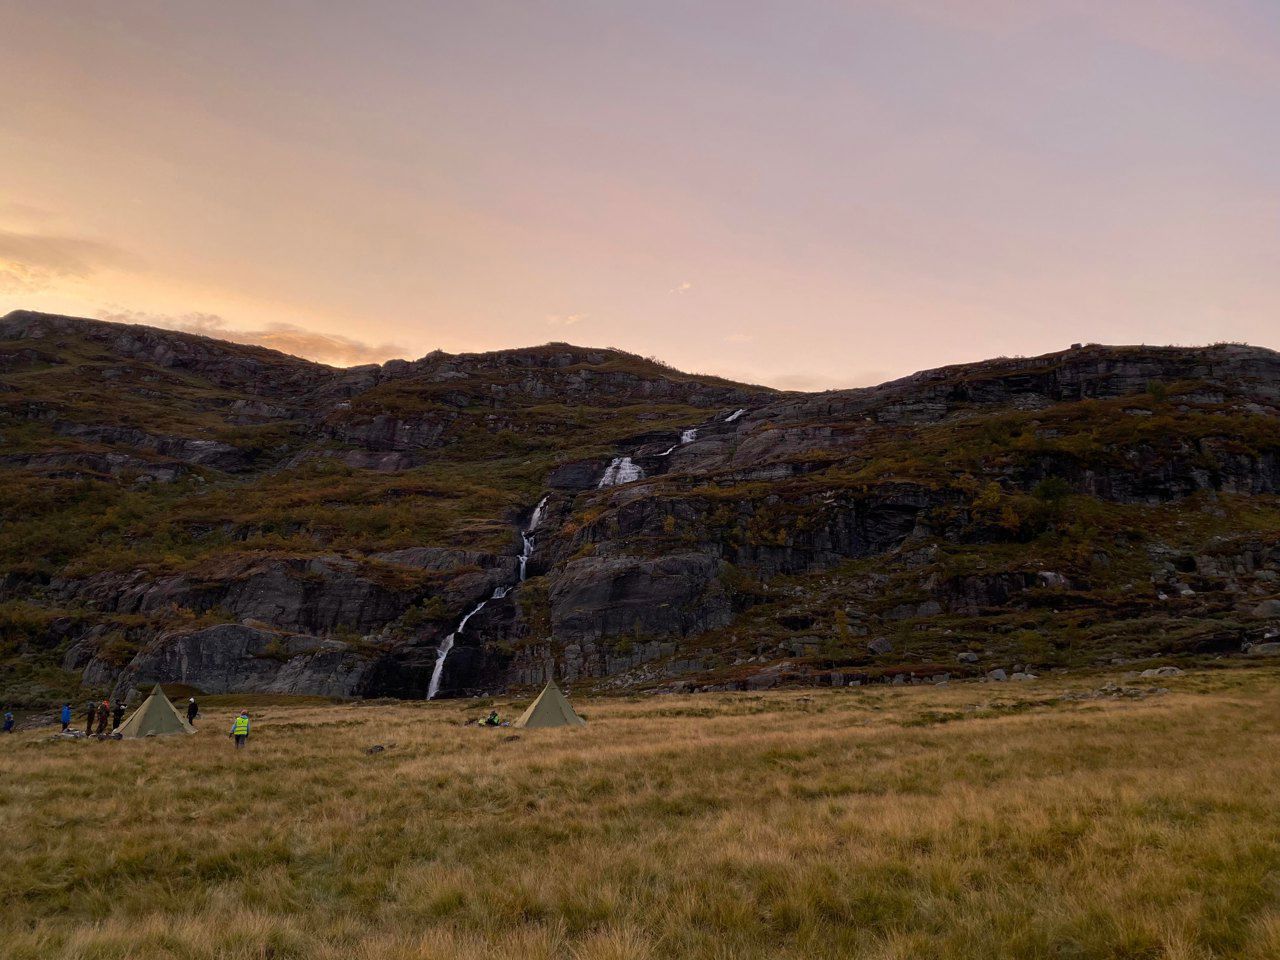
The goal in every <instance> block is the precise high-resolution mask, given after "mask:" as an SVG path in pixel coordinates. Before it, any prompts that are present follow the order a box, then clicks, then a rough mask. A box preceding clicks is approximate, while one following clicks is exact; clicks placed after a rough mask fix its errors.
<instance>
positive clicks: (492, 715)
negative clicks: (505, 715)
mask: <svg viewBox="0 0 1280 960" xmlns="http://www.w3.org/2000/svg"><path fill="white" fill-rule="evenodd" d="M501 725H502V721H500V720H499V719H498V711H497V710H490V711H489V715H488V716H487V717H485V718H484V719H483V720H481V721H480V726H482V727H498V726H501Z"/></svg>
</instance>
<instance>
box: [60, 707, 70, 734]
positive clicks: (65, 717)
mask: <svg viewBox="0 0 1280 960" xmlns="http://www.w3.org/2000/svg"><path fill="white" fill-rule="evenodd" d="M70 729H71V704H69V703H64V704H63V705H62V732H63V733H66V732H67V731H68V730H70Z"/></svg>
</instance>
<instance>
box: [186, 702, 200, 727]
mask: <svg viewBox="0 0 1280 960" xmlns="http://www.w3.org/2000/svg"><path fill="white" fill-rule="evenodd" d="M199 715H200V707H199V705H197V704H196V698H195V697H191V698H190V699H189V700H188V701H187V723H189V724H191V725H192V726H193V727H194V726H195V725H196V717H198V716H199Z"/></svg>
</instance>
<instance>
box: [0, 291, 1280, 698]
mask: <svg viewBox="0 0 1280 960" xmlns="http://www.w3.org/2000/svg"><path fill="white" fill-rule="evenodd" d="M0 485H2V486H3V492H4V496H3V498H2V502H3V506H2V507H0V511H2V512H0V522H2V523H3V528H2V529H0V636H2V637H3V647H0V658H3V663H4V664H5V668H6V669H5V673H6V676H7V678H8V679H7V680H6V681H5V683H6V687H5V690H6V693H7V695H8V696H10V697H13V698H16V699H26V700H33V701H34V700H39V699H41V698H42V697H47V696H52V695H54V694H55V693H58V694H60V693H61V692H63V691H65V690H66V689H67V688H68V687H70V686H71V685H73V684H76V683H83V684H87V685H89V686H92V687H95V688H99V689H101V688H116V689H117V690H119V689H123V688H127V687H130V686H133V685H138V684H146V683H149V682H151V681H154V680H157V679H163V680H170V681H181V682H184V683H187V684H189V685H191V686H193V687H196V688H199V689H202V690H205V691H207V692H221V691H230V690H264V691H281V692H311V693H323V694H330V695H338V696H352V695H394V696H403V697H421V696H425V695H426V692H427V690H428V688H429V686H430V684H431V681H432V676H433V674H434V675H435V677H436V682H437V684H438V686H439V689H440V693H441V695H457V694H462V693H469V692H480V691H485V690H496V689H501V688H505V687H508V686H511V685H522V684H533V683H537V682H540V681H541V680H542V679H543V678H545V677H547V676H552V675H554V676H556V677H558V678H563V679H568V680H571V681H576V682H578V683H585V682H590V683H595V684H598V685H602V686H609V687H625V688H639V689H661V688H668V687H671V686H672V685H677V684H678V685H681V686H683V687H689V686H706V687H741V686H753V687H759V686H769V685H774V684H778V683H849V682H869V681H875V680H885V681H895V680H896V681H897V682H910V681H911V680H916V681H923V680H927V679H936V678H939V677H942V676H955V675H966V674H967V675H981V674H983V673H986V672H988V671H993V670H997V669H1002V670H1005V671H1006V673H1008V674H1012V673H1013V672H1015V670H1014V668H1020V669H1018V670H1017V671H1016V672H1018V673H1027V672H1029V671H1035V670H1048V669H1063V668H1069V667H1072V666H1076V665H1087V664H1092V663H1097V662H1109V661H1111V660H1115V659H1125V658H1136V657H1151V656H1213V655H1221V654H1238V653H1243V652H1245V651H1253V652H1255V653H1256V652H1257V651H1264V652H1265V651H1266V650H1267V649H1268V648H1267V647H1266V646H1265V644H1267V642H1268V641H1269V640H1270V639H1271V638H1272V637H1274V636H1276V635H1278V634H1280V582H1278V580H1280V355H1278V354H1276V353H1274V352H1272V351H1269V350H1264V349H1260V348H1253V347H1244V346H1235V345H1221V346H1214V347H1206V348H1196V349H1174V348H1148V347H1103V346H1087V347H1081V348H1075V349H1071V350H1067V351H1063V352H1061V353H1057V354H1051V355H1048V356H1044V357H1038V358H1031V359H1024V358H1017V359H1000V360H993V361H988V362H984V363H977V364H969V365H964V366H957V367H948V368H944V369H940V370H932V371H927V372H924V373H920V374H916V375H914V376H912V377H908V378H905V379H903V380H900V381H896V382H893V383H889V384H885V385H883V386H880V387H874V388H869V389H859V390H848V391H834V392H828V393H822V394H780V393H777V392H774V391H770V390H767V389H763V388H758V387H750V386H745V385H742V384H735V383H730V382H727V381H723V380H718V379H715V378H709V377H699V376H691V375H687V374H683V373H680V372H679V371H675V370H672V369H670V368H668V367H665V366H663V365H662V364H659V363H657V362H655V361H651V360H645V359H642V358H639V357H634V356H631V355H628V354H623V353H619V352H617V351H610V350H591V349H583V348H578V347H572V346H569V345H565V344H549V345H546V346H543V347H537V348H532V349H526V350H512V351H502V352H498V353H492V354H473V355H446V354H442V353H435V354H431V355H428V356H427V357H424V358H422V359H420V360H416V361H392V362H389V363H386V364H383V365H381V366H365V367H358V368H352V369H347V370H340V369H335V368H329V367H325V366H322V365H319V364H314V363H310V362H307V361H304V360H300V359H297V358H293V357H288V356H284V355H282V354H278V353H274V352H272V351H269V350H264V349H261V348H256V347H248V346H240V345H235V344H229V343H222V342H220V341H216V340H210V339H207V338H202V337H197V336H192V335H187V334H179V333H173V332H169V331H163V330H156V329H151V328H146V327H135V326H121V325H116V324H108V323H101V322H97V321H90V320H79V319H74V318H67V317H52V316H46V315H41V314H32V313H24V312H18V313H14V314H10V315H9V316H7V317H5V318H3V319H2V320H0ZM538 505H540V506H539V509H537V510H536V511H535V506H538ZM464 618H466V626H465V629H462V630H459V629H458V627H459V624H460V623H462V621H463V619H464ZM441 650H447V651H448V655H447V656H446V657H444V658H443V659H442V658H441V656H440V651H441Z"/></svg>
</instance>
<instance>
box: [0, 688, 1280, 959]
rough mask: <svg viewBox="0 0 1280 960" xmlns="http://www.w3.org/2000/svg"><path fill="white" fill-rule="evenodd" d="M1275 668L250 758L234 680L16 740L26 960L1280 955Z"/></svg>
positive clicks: (281, 710) (329, 726)
mask: <svg viewBox="0 0 1280 960" xmlns="http://www.w3.org/2000/svg"><path fill="white" fill-rule="evenodd" d="M1278 679H1280V673H1277V672H1276V671H1275V670H1273V669H1270V668H1268V669H1265V670H1263V669H1259V670H1247V671H1246V670H1234V671H1223V672H1217V673H1205V674H1197V675H1187V676H1184V677H1179V678H1174V679H1171V680H1164V681H1161V682H1162V683H1164V684H1165V685H1167V686H1168V687H1169V688H1170V689H1171V692H1170V693H1168V694H1166V695H1162V696H1154V697H1151V698H1148V699H1143V700H1123V701H1118V702H1112V701H1085V702H1070V701H1061V700H1059V699H1057V695H1058V694H1060V693H1062V692H1064V691H1067V690H1070V689H1086V688H1089V689H1091V688H1094V687H1097V686H1098V685H1099V684H1100V682H1101V680H1100V679H1099V678H1089V679H1085V678H1074V679H1072V680H1070V681H1053V682H1048V681H1041V682H1037V683H1035V684H1028V685H1000V686H995V685H961V686H954V687H950V688H939V689H921V688H882V689H876V690H828V691H814V692H810V693H783V694H770V695H750V694H725V695H720V696H712V695H705V696H698V697H679V698H676V697H662V698H654V699H646V700H622V699H614V700H599V701H594V700H593V701H585V702H580V703H579V706H580V708H581V709H582V711H583V712H584V714H585V715H587V716H588V718H589V720H590V725H589V726H588V727H587V728H585V729H571V730H550V731H520V732H519V739H518V740H508V739H506V738H508V737H509V736H510V735H511V734H512V733H513V731H509V730H500V731H493V730H485V729H478V728H474V727H467V728H463V727H460V726H459V725H458V723H459V720H460V719H461V718H462V717H463V716H464V715H466V713H467V705H463V704H457V703H442V704H431V705H427V704H403V705H392V706H382V705H366V706H357V705H326V704H315V703H310V704H308V703H292V704H281V703H275V704H265V705H264V704H262V703H259V704H258V706H256V707H255V714H256V725H255V735H254V737H253V740H252V742H251V745H250V748H249V749H248V750H247V751H245V752H243V753H240V754H237V753H236V752H235V751H234V750H233V749H232V747H231V745H230V742H229V741H228V740H227V739H226V737H225V731H226V728H227V727H228V726H229V722H230V717H231V714H232V708H233V707H235V706H236V705H237V704H236V703H234V702H232V701H231V700H226V701H225V705H223V706H218V707H215V708H211V709H210V714H211V715H210V716H208V717H206V718H205V720H204V723H203V724H202V726H201V731H200V733H199V735H197V736H195V737H191V738H180V739H175V738H170V739H165V740H159V741H149V742H131V743H97V742H89V743H84V742H76V743H62V742H49V741H47V740H46V739H43V738H42V736H41V735H38V734H34V733H29V734H20V735H17V736H14V737H11V738H8V739H6V740H4V741H3V742H0V769H2V770H3V774H4V787H3V791H2V794H0V906H2V907H3V910H0V957H4V958H7V960H24V958H37V957H38V958H42V960H44V958H50V957H68V958H82V960H89V958H129V960H135V958H142V960H145V958H154V957H180V958H220V960H233V958H236V960H238V958H244V960H249V958H257V960H262V958H276V960H280V958H294V957H296V958H320V960H339V958H341V960H422V958H442V960H443V958H454V957H466V958H468V960H478V958H513V960H514V958H520V960H538V958H544V957H545V958H551V957H557V958H563V957H569V958H577V960H631V958H669V957H699V958H729V957H761V958H763V957H771V958H772V957H792V958H800V957H804V958H815V957H816V958H823V957H830V958H836V957H840V958H850V957H855V958H856V957H868V958H871V957H875V958H903V960H906V958H912V960H915V958H933V957H939V958H962V957H963V958H972V957H1022V958H1103V957H1106V958H1112V957H1132V958H1165V960H1202V958H1210V957H1241V958H1253V960H1264V958H1265V960H1273V958H1276V957H1280V802H1278V801H1280V796H1278V794H1280V751H1278V750H1277V747H1278V746H1280V732H1278V731H1280V704H1278V703H1277V698H1276V696H1275V690H1276V685H1277V684H1276V681H1277V680H1278ZM503 710H504V712H509V709H508V708H507V707H506V706H505V705H504V706H503ZM470 712H471V713H473V714H474V713H476V712H478V711H477V710H476V708H475V707H474V705H471V706H470ZM374 743H383V744H387V743H394V744H395V746H393V747H391V748H390V749H388V750H387V751H386V752H385V753H381V754H377V755H372V756H371V755H368V754H366V753H365V748H366V747H368V746H369V745H371V744H374Z"/></svg>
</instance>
